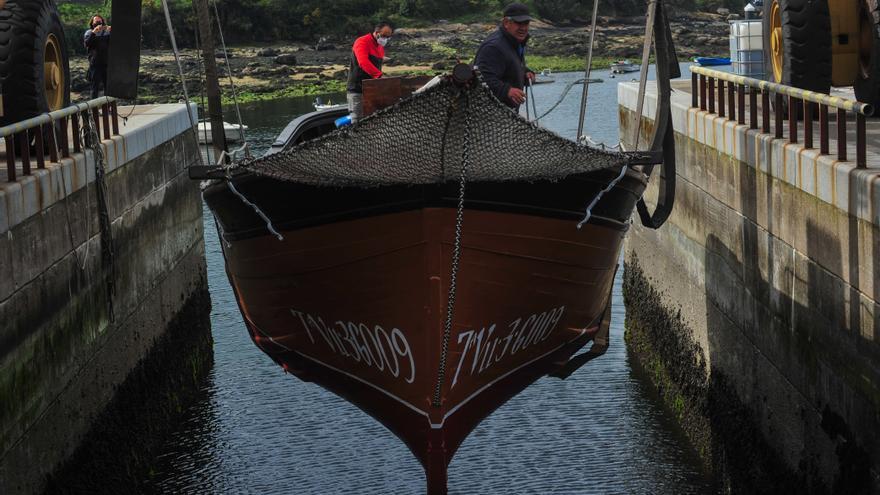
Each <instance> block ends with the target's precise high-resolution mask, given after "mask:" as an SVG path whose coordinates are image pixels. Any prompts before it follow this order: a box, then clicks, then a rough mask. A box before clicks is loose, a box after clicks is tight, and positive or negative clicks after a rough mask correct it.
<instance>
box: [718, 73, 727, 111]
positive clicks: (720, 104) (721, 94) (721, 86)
mask: <svg viewBox="0 0 880 495" xmlns="http://www.w3.org/2000/svg"><path fill="white" fill-rule="evenodd" d="M725 96H726V95H725V94H724V79H719V80H718V116H719V117H724V114H725V113H727V112H725V110H726V108H725V105H724V97H725Z"/></svg>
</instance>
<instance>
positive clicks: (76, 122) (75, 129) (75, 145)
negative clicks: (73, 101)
mask: <svg viewBox="0 0 880 495" xmlns="http://www.w3.org/2000/svg"><path fill="white" fill-rule="evenodd" d="M71 117H73V121H72V122H71V125H72V126H73V152H74V153H79V152H80V151H82V146H80V142H79V117H80V115H79V112H77V113H75V114H73V115H71Z"/></svg>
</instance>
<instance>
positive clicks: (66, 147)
mask: <svg viewBox="0 0 880 495" xmlns="http://www.w3.org/2000/svg"><path fill="white" fill-rule="evenodd" d="M74 141H76V138H75V137H74ZM61 156H62V157H63V158H68V157H69V156H70V143H69V142H68V141H67V117H61Z"/></svg>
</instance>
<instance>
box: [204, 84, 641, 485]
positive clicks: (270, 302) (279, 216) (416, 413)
mask: <svg viewBox="0 0 880 495" xmlns="http://www.w3.org/2000/svg"><path fill="white" fill-rule="evenodd" d="M467 70H468V71H470V69H467ZM378 81H383V82H382V83H377V84H385V85H386V87H385V90H384V91H382V92H381V94H382V98H383V99H384V101H386V102H387V101H390V100H393V99H394V98H393V96H394V91H393V90H394V89H395V88H396V91H398V92H399V93H398V94H408V93H410V92H412V90H413V89H414V88H415V87H418V85H419V84H423V83H424V82H425V81H417V83H414V84H410V85H408V83H407V81H406V80H403V81H401V80H391V78H389V80H386V79H380V80H378ZM401 92H402V93H401ZM368 93H369V91H368V85H367V84H366V83H365V108H367V109H370V110H369V111H368V113H369V112H371V111H373V110H375V109H376V108H377V103H376V101H371V98H370V97H369V94H368ZM379 107H381V105H379ZM346 112H347V110H345V109H327V110H323V111H318V112H313V113H310V114H307V115H304V116H301V117H299V118H297V119H296V120H294V121H293V122H291V124H290V125H289V126H288V127H287V128H286V129H285V130H284V132H282V133H281V135H280V136H279V138H278V139H277V140H276V142H275V143H274V144H273V147H272V148H271V149H270V150H269V152H268V153H269V154H274V153H279V152H280V151H281V150H284V149H286V148H288V147H290V146H295V145H297V144H298V143H302V142H303V141H306V140H310V139H314V138H315V137H317V136H321V135H323V134H326V133H328V132H331V131H332V130H333V129H334V128H335V126H334V121H335V120H336V119H337V118H339V117H341V116H342V115H344V114H345V113H346ZM505 112H507V110H505ZM359 125H363V124H359ZM541 132H543V131H541ZM643 163H645V164H648V163H657V160H656V156H655V157H653V158H651V159H650V160H647V161H644V162H643ZM623 170H625V173H622V174H621V173H619V171H618V170H614V169H601V170H595V171H593V172H589V173H582V174H575V175H570V176H567V177H566V178H564V179H562V180H509V181H505V182H492V181H471V182H469V183H468V184H467V200H466V203H465V204H464V207H463V208H461V203H460V194H461V189H460V186H461V185H460V184H459V183H456V182H442V183H429V184H418V185H387V186H380V187H354V186H342V187H324V186H321V185H312V184H306V183H298V182H289V181H282V180H277V179H275V178H273V177H268V176H266V175H260V174H256V173H253V172H252V171H251V170H249V169H247V168H238V169H232V171H230V170H225V169H223V170H220V169H214V170H212V171H207V172H204V173H202V174H201V175H200V174H199V173H195V175H194V174H193V172H192V171H191V176H194V178H200V179H205V178H212V177H213V178H215V179H217V180H213V181H212V182H211V183H210V184H209V185H207V186H206V187H205V188H204V199H205V201H206V203H207V204H208V206H209V207H210V208H211V210H212V211H213V212H214V215H215V217H216V219H217V221H218V224H219V231H220V232H221V236H222V238H223V242H221V245H222V246H223V254H224V257H225V260H226V269H227V274H228V276H229V280H230V283H231V285H232V288H233V290H234V292H235V294H236V299H237V301H238V305H239V308H240V310H241V313H242V315H243V317H244V321H245V323H246V325H247V328H248V331H249V332H250V335H251V338H252V340H253V342H254V343H255V344H256V345H257V346H259V347H260V349H262V350H263V352H265V353H266V354H267V355H268V356H269V357H271V358H272V359H273V360H274V361H275V362H276V363H278V364H279V365H280V366H281V367H283V368H284V370H286V371H287V372H289V373H291V374H293V375H295V376H296V377H298V378H299V379H301V380H305V381H310V382H314V383H316V384H318V385H320V386H322V387H324V388H326V389H328V390H330V391H332V392H333V393H335V394H337V395H339V396H341V397H343V398H345V399H347V400H348V401H349V402H351V403H352V404H355V405H356V406H357V407H359V408H361V409H362V410H363V411H365V412H366V413H368V414H370V415H371V416H373V417H374V418H375V419H377V420H378V421H380V422H381V423H382V424H383V425H385V426H386V427H387V428H388V429H389V430H391V431H392V432H393V433H394V434H395V435H397V436H398V437H399V438H400V439H401V440H403V441H404V442H405V443H406V445H407V446H408V447H409V448H410V450H411V451H412V452H413V454H414V455H415V456H416V457H417V458H418V459H419V461H420V462H421V463H422V465H423V466H424V468H425V473H426V478H427V485H428V492H429V493H430V494H445V493H446V490H447V486H446V481H447V467H448V465H449V463H450V461H451V460H452V457H453V456H454V454H455V452H456V450H457V449H458V447H459V446H460V445H461V443H462V442H463V441H464V439H465V438H466V437H467V435H468V434H469V433H470V432H471V431H472V430H473V429H474V428H475V427H476V426H477V425H478V424H479V423H480V421H482V420H483V419H484V418H485V417H486V416H488V415H489V414H490V413H491V412H492V411H494V410H495V409H496V408H498V407H499V406H501V405H502V404H504V403H505V402H506V401H507V400H509V399H510V398H511V397H513V396H515V395H516V394H517V393H519V392H520V391H522V390H523V389H524V388H526V387H527V386H528V385H529V384H531V383H532V382H534V381H535V380H537V379H538V378H540V377H542V376H544V375H546V374H549V373H555V374H557V375H559V376H563V377H564V376H567V375H568V374H570V373H571V372H572V371H573V370H574V369H576V368H578V367H580V366H581V365H582V364H583V363H585V362H586V361H588V360H589V359H591V358H592V357H595V356H596V355H600V354H601V353H603V352H604V349H605V348H606V347H607V343H608V339H607V335H608V324H609V320H610V315H611V310H610V306H611V297H610V294H611V287H612V283H613V280H614V275H615V271H616V269H617V260H618V256H619V253H620V249H621V245H622V241H623V237H624V234H625V233H626V231H627V228H628V226H629V219H630V215H631V214H632V212H633V209H634V207H635V205H636V202H637V201H638V200H639V198H640V197H641V195H642V192H643V190H644V188H645V186H646V182H647V175H645V174H644V173H643V172H642V171H641V170H639V169H638V167H636V168H633V167H630V168H626V169H623ZM609 184H610V185H611V186H609ZM603 190H604V191H605V192H604V197H603V198H602V201H601V202H599V203H598V204H596V205H595V207H594V208H593V209H592V212H591V215H590V217H589V220H588V221H586V222H585V223H583V226H582V228H578V223H579V221H583V219H584V206H585V205H586V204H588V203H590V200H591V199H593V198H595V197H596V195H597V194H600V191H603ZM462 219H463V220H462ZM591 341H592V342H593V346H592V347H591V348H590V351H589V352H588V353H586V354H581V355H580V356H577V357H576V358H574V359H573V358H572V357H573V356H574V355H575V353H577V351H578V350H580V349H581V348H582V347H584V346H585V345H586V344H587V343H589V342H591ZM524 434H527V432H524Z"/></svg>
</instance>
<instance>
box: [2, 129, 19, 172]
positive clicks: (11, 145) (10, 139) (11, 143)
mask: <svg viewBox="0 0 880 495" xmlns="http://www.w3.org/2000/svg"><path fill="white" fill-rule="evenodd" d="M3 139H4V140H5V141H6V180H7V181H8V182H15V179H16V177H15V137H14V135H13V134H10V135H8V136H5V137H4V138H3Z"/></svg>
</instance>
